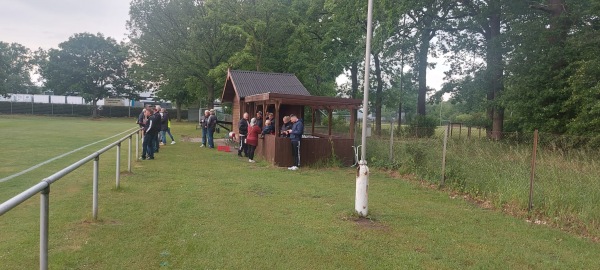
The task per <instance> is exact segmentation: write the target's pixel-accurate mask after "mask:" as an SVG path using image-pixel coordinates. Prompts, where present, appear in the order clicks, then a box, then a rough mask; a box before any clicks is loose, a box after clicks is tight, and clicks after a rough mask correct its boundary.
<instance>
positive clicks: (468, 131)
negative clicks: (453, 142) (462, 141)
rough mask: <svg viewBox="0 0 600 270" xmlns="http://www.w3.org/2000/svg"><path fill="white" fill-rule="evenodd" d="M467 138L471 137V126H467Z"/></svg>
mask: <svg viewBox="0 0 600 270" xmlns="http://www.w3.org/2000/svg"><path fill="white" fill-rule="evenodd" d="M467 138H468V139H471V127H467Z"/></svg>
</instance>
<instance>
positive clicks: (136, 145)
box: [135, 130, 140, 159]
mask: <svg viewBox="0 0 600 270" xmlns="http://www.w3.org/2000/svg"><path fill="white" fill-rule="evenodd" d="M139 148H140V131H139V130H138V132H137V133H136V134H135V158H136V159H137V158H138V157H139V156H140V150H139Z"/></svg>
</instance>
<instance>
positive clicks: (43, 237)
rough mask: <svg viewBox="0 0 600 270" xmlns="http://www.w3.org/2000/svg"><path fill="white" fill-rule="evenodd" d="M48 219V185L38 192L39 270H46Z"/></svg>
mask: <svg viewBox="0 0 600 270" xmlns="http://www.w3.org/2000/svg"><path fill="white" fill-rule="evenodd" d="M49 217H50V185H48V187H46V188H45V189H44V190H42V191H41V192H40V269H41V270H47V269H48V227H49V226H48V224H49Z"/></svg>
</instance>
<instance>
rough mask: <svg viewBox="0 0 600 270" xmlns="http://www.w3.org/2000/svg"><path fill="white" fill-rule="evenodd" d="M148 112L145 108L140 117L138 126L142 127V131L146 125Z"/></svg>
mask: <svg viewBox="0 0 600 270" xmlns="http://www.w3.org/2000/svg"><path fill="white" fill-rule="evenodd" d="M146 110H148V109H147V108H144V109H143V110H142V112H141V113H140V115H138V119H137V123H136V124H138V125H139V126H140V129H143V128H144V125H146Z"/></svg>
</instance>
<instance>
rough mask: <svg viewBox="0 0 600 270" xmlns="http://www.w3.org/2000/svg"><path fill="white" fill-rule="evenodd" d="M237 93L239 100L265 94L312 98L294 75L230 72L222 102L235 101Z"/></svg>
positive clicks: (242, 71)
mask: <svg viewBox="0 0 600 270" xmlns="http://www.w3.org/2000/svg"><path fill="white" fill-rule="evenodd" d="M235 93H237V95H238V97H239V98H245V97H246V96H252V95H257V94H264V93H279V94H288V95H299V96H310V93H309V92H308V90H306V88H305V87H304V86H303V85H302V83H301V82H300V80H298V78H297V77H296V76H295V75H294V74H288V73H267V72H258V71H244V70H229V72H228V74H227V81H226V82H225V89H223V96H222V100H223V101H233V97H234V94H235Z"/></svg>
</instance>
